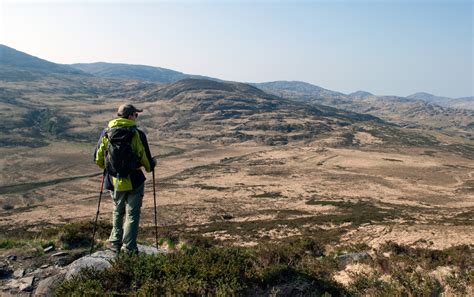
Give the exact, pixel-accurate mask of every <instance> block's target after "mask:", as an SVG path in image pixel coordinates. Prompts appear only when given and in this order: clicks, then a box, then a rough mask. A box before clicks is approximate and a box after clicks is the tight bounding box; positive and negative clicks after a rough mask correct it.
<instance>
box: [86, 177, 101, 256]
mask: <svg viewBox="0 0 474 297" xmlns="http://www.w3.org/2000/svg"><path fill="white" fill-rule="evenodd" d="M104 179H105V170H104V172H103V173H102V182H101V184H100V194H99V204H98V205H97V213H96V215H95V222H94V231H93V232H92V242H91V250H90V251H89V255H91V254H92V250H93V249H94V238H95V232H96V231H97V220H98V219H99V211H100V201H101V200H102V193H103V191H104Z"/></svg>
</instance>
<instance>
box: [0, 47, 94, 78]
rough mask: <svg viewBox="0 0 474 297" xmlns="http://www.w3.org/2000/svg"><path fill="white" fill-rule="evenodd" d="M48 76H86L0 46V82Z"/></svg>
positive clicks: (74, 70)
mask: <svg viewBox="0 0 474 297" xmlns="http://www.w3.org/2000/svg"><path fill="white" fill-rule="evenodd" d="M49 74H73V75H88V74H86V73H84V72H83V71H80V70H78V69H75V68H73V67H70V66H68V65H61V64H56V63H53V62H49V61H46V60H43V59H40V58H37V57H34V56H32V55H29V54H26V53H24V52H20V51H17V50H15V49H13V48H11V47H8V46H6V45H2V44H0V80H8V81H22V80H33V79H37V78H40V77H42V76H44V75H49Z"/></svg>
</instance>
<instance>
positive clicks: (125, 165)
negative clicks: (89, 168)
mask: <svg viewBox="0 0 474 297" xmlns="http://www.w3.org/2000/svg"><path fill="white" fill-rule="evenodd" d="M136 131H137V130H136V127H135V126H131V127H116V128H111V129H109V130H108V131H107V133H106V134H105V137H107V138H108V140H109V143H108V144H107V150H106V152H105V169H106V170H107V172H108V173H109V174H110V175H112V176H114V177H117V176H120V177H127V176H129V175H130V173H131V172H132V170H135V169H136V168H137V160H136V157H135V155H134V154H133V150H132V138H133V136H134V135H135V133H136Z"/></svg>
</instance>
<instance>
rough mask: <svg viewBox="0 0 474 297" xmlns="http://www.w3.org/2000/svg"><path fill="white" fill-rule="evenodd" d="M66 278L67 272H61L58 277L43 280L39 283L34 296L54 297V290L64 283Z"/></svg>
mask: <svg viewBox="0 0 474 297" xmlns="http://www.w3.org/2000/svg"><path fill="white" fill-rule="evenodd" d="M65 276H66V272H65V271H64V272H60V273H58V274H56V275H53V276H50V277H48V278H45V279H43V280H41V281H40V282H39V283H38V287H37V288H36V290H35V293H34V294H33V296H37V297H44V296H52V295H53V293H54V290H56V288H57V287H58V286H59V285H60V284H61V283H62V282H63V281H64V278H65Z"/></svg>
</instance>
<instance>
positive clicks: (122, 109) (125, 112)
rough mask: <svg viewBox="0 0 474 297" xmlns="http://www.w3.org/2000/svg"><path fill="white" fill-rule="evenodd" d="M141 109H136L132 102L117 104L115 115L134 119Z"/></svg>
mask: <svg viewBox="0 0 474 297" xmlns="http://www.w3.org/2000/svg"><path fill="white" fill-rule="evenodd" d="M142 111H143V109H138V108H136V107H135V106H133V105H132V104H130V103H126V104H122V105H120V106H119V108H118V111H117V115H118V116H119V117H121V118H124V119H129V120H133V121H135V120H136V119H137V117H138V113H139V112H142Z"/></svg>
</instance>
